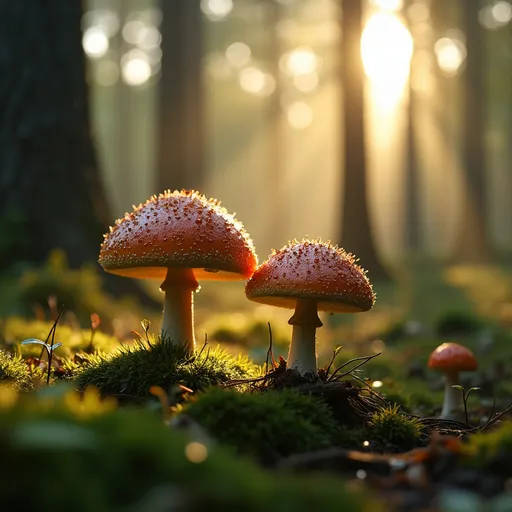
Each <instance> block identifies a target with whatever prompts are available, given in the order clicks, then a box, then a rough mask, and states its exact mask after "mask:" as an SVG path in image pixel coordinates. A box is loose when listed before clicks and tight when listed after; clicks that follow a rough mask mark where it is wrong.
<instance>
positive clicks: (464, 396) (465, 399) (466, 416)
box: [452, 384, 480, 426]
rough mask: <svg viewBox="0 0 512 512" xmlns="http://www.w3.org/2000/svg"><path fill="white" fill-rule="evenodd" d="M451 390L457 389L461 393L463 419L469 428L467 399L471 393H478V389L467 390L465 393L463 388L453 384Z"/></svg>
mask: <svg viewBox="0 0 512 512" xmlns="http://www.w3.org/2000/svg"><path fill="white" fill-rule="evenodd" d="M452 388H455V389H459V390H460V392H461V393H462V403H463V404H464V417H465V419H466V425H468V426H470V425H469V419H468V398H469V395H470V394H471V393H472V392H473V391H480V388H477V387H473V388H469V389H468V390H467V391H466V390H465V389H464V387H463V386H461V385H459V384H454V385H453V386H452Z"/></svg>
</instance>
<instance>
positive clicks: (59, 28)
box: [0, 0, 109, 267]
mask: <svg viewBox="0 0 512 512" xmlns="http://www.w3.org/2000/svg"><path fill="white" fill-rule="evenodd" d="M81 16H82V5H81V2H80V1H79V0H66V1H65V2H62V1H60V0H47V1H43V0H16V1H13V2H1V4H0V24H1V27H0V219H1V221H0V222H1V225H2V228H1V232H2V237H1V242H0V264H1V266H2V267H5V266H7V265H9V264H12V263H15V262H18V261H30V262H41V261H43V260H44V259H45V258H46V257H47V255H48V253H49V252H50V251H51V250H52V249H54V248H56V247H60V248H62V249H64V250H65V251H66V253H67V254H68V258H69V262H70V264H71V265H72V266H77V265H80V264H81V263H83V262H87V261H95V260H96V259H97V255H98V250H99V245H100V243H101V241H102V234H103V233H104V232H105V229H106V226H107V225H108V224H107V223H108V220H109V216H108V214H107V204H106V199H105V194H104V191H103V186H102V183H101V180H100V176H99V172H98V166H97V162H96V160H95V153H94V148H93V144H92V141H91V136H90V125H89V113H88V106H87V91H86V83H85V62H84V53H83V51H82V43H81V37H82V34H81V30H80V21H81Z"/></svg>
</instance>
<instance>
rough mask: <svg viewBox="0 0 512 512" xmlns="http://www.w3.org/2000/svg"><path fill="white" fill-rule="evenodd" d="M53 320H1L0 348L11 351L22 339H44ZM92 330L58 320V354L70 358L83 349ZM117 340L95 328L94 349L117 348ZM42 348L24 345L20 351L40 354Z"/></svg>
mask: <svg viewBox="0 0 512 512" xmlns="http://www.w3.org/2000/svg"><path fill="white" fill-rule="evenodd" d="M53 324H54V322H53V321H52V322H46V321H44V322H43V321H40V320H26V319H24V318H20V317H8V318H6V319H5V320H4V328H3V333H2V334H3V339H0V348H1V349H3V350H6V351H10V352H13V351H14V350H17V349H18V347H19V345H20V343H21V341H23V340H25V339H28V338H36V339H42V340H45V339H46V337H47V335H48V332H49V331H50V330H51V328H52V326H53ZM90 339H91V330H89V329H83V330H82V329H78V328H73V327H72V326H70V325H67V324H65V323H63V322H60V323H59V341H60V342H62V346H61V347H60V350H59V356H61V357H72V356H73V355H74V353H75V352H78V351H81V350H85V349H86V348H87V346H88V344H89V343H90ZM119 344H120V343H119V340H118V339H117V338H115V337H113V336H110V335H108V334H105V333H104V332H101V331H99V330H97V331H96V332H95V334H94V348H95V350H98V351H101V352H112V351H113V350H115V349H116V348H118V347H119ZM40 353H41V347H40V346H37V345H24V346H23V347H22V354H23V355H24V356H25V357H32V356H33V357H39V355H40Z"/></svg>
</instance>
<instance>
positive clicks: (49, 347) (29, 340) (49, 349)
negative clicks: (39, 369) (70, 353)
mask: <svg viewBox="0 0 512 512" xmlns="http://www.w3.org/2000/svg"><path fill="white" fill-rule="evenodd" d="M21 344H22V345H42V346H43V347H44V348H45V349H46V351H47V353H48V356H49V355H50V354H51V352H52V351H53V350H55V349H57V348H59V347H61V346H62V343H54V345H53V346H52V345H50V344H49V343H45V342H44V341H41V340H38V339H37V338H27V339H26V340H23V341H22V342H21Z"/></svg>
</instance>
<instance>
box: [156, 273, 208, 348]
mask: <svg viewBox="0 0 512 512" xmlns="http://www.w3.org/2000/svg"><path fill="white" fill-rule="evenodd" d="M198 288H199V286H198V284H197V280H196V278H195V276H194V273H193V271H192V270H191V269H175V268H169V269H167V276H166V278H165V281H164V282H163V283H162V285H161V286H160V290H161V291H162V292H164V293H165V298H164V311H163V319H162V342H165V343H171V344H174V345H184V346H185V348H186V352H187V355H192V354H193V353H194V349H195V337H194V292H195V291H196V290H197V289H198Z"/></svg>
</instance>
